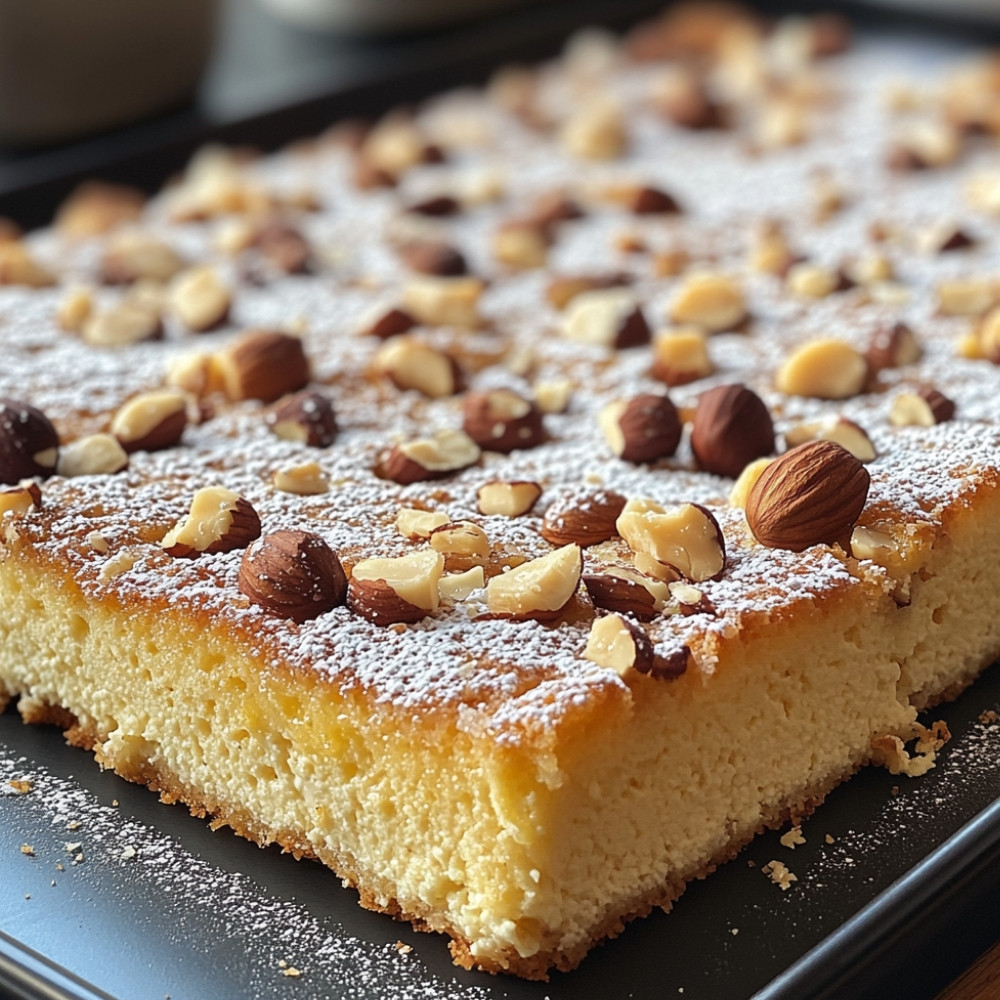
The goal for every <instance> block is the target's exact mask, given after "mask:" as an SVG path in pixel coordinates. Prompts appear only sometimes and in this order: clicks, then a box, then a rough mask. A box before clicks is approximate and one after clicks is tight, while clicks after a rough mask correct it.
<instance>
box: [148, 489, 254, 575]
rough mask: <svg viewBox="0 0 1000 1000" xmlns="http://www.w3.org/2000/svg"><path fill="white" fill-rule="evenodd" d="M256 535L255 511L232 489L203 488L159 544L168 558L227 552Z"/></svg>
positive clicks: (239, 546)
mask: <svg viewBox="0 0 1000 1000" xmlns="http://www.w3.org/2000/svg"><path fill="white" fill-rule="evenodd" d="M259 536H260V518H259V517H258V516H257V512H256V511H255V510H254V509H253V507H251V506H250V504H249V502H248V501H246V500H244V499H243V497H241V496H240V495H239V494H238V493H235V492H233V490H227V489H226V488H225V487H223V486H206V487H205V488H204V489H201V490H198V492H197V493H195V495H194V498H193V499H192V501H191V510H190V511H189V513H188V516H187V517H186V518H184V519H183V520H182V521H178V522H177V525H176V526H175V527H174V528H172V529H171V530H170V531H168V532H167V534H166V536H165V537H164V539H163V541H162V542H160V545H161V546H162V547H163V548H164V549H166V550H167V552H168V553H169V554H170V555H172V556H190V557H194V556H198V555H200V554H201V553H203V552H206V553H211V552H230V551H232V550H233V549H242V548H246V546H247V545H249V544H250V542H252V541H253V540H254V539H255V538H257V537H259Z"/></svg>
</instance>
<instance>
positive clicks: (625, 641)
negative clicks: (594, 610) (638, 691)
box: [583, 615, 653, 677]
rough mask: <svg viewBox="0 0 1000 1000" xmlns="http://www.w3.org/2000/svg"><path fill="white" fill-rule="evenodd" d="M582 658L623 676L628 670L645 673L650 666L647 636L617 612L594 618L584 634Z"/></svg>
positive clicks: (651, 659)
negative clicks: (586, 635)
mask: <svg viewBox="0 0 1000 1000" xmlns="http://www.w3.org/2000/svg"><path fill="white" fill-rule="evenodd" d="M583 658H584V659H585V660H590V661H592V662H593V663H596V664H597V665H598V666H599V667H607V668H608V669H610V670H614V671H615V672H616V673H618V674H620V675H621V676H622V677H625V676H627V675H628V674H629V672H630V671H632V670H637V671H638V672H639V673H643V674H648V673H649V672H650V670H651V669H652V665H653V644H652V643H651V642H650V641H649V636H648V635H646V633H645V632H644V631H643V629H642V628H640V627H639V626H638V625H636V624H635V623H634V622H630V621H629V620H628V619H627V618H623V617H622V616H621V615H604V616H603V617H601V618H595V619H594V623H593V625H591V627H590V635H589V636H588V637H587V645H586V648H585V649H584V651H583Z"/></svg>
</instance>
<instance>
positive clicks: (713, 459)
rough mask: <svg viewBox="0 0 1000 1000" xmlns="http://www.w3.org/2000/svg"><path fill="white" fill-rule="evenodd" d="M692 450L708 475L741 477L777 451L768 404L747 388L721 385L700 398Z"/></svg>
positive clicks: (692, 433)
mask: <svg viewBox="0 0 1000 1000" xmlns="http://www.w3.org/2000/svg"><path fill="white" fill-rule="evenodd" d="M691 450H692V452H694V457H695V458H696V459H697V461H698V464H699V465H700V466H701V468H703V469H704V470H705V471H706V472H712V473H715V475H717V476H733V477H735V476H738V475H739V474H740V473H741V472H742V471H743V469H744V468H745V467H746V466H747V465H749V463H750V462H752V461H753V460H754V459H756V458H761V457H763V456H764V455H769V454H770V453H771V452H773V451H774V425H773V424H772V422H771V414H770V412H769V411H768V408H767V404H765V402H764V401H763V400H762V399H761V398H760V396H758V395H757V394H756V393H755V392H753V390H751V389H748V388H747V387H746V386H745V385H739V384H735V385H720V386H717V387H716V388H714V389H709V390H708V391H707V392H703V393H702V394H701V395H700V396H699V397H698V405H697V407H696V409H695V412H694V421H693V426H692V429H691Z"/></svg>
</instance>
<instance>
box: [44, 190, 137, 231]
mask: <svg viewBox="0 0 1000 1000" xmlns="http://www.w3.org/2000/svg"><path fill="white" fill-rule="evenodd" d="M145 203H146V196H145V195H144V194H143V193H142V192H141V191H139V190H138V189H136V188H131V187H125V186H124V185H119V184H105V183H103V182H101V181H87V182H85V183H83V184H81V185H80V186H79V187H78V188H77V189H76V190H75V191H74V192H73V193H72V194H71V195H70V196H69V197H68V198H67V199H66V200H65V201H64V202H63V203H62V204H61V205H60V206H59V211H58V212H57V213H56V228H57V229H58V230H59V231H60V232H61V233H62V235H64V236H69V237H72V238H76V237H85V236H98V235H100V234H101V233H107V232H110V231H111V230H112V229H114V228H116V227H117V226H120V225H122V223H125V222H133V221H134V220H136V219H138V218H139V216H140V215H141V214H142V209H143V206H144V205H145Z"/></svg>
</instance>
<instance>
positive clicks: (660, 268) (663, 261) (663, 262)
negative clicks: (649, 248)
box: [650, 247, 691, 278]
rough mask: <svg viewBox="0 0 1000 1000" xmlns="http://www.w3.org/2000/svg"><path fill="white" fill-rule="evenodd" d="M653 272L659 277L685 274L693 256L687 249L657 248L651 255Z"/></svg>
mask: <svg viewBox="0 0 1000 1000" xmlns="http://www.w3.org/2000/svg"><path fill="white" fill-rule="evenodd" d="M650 263H651V264H652V265H653V274H655V275H656V276H657V277H658V278H673V277H676V276H677V275H678V274H683V273H684V271H686V270H687V269H688V267H689V266H690V264H691V256H690V254H688V252H687V251H686V250H681V249H679V248H676V247H675V248H674V249H671V250H656V251H654V252H653V254H652V256H651V260H650Z"/></svg>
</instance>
